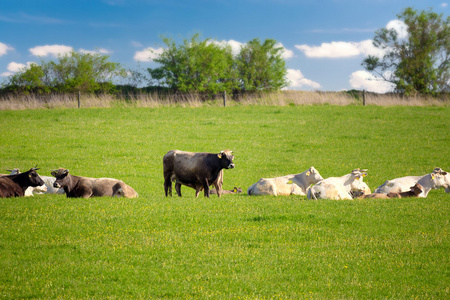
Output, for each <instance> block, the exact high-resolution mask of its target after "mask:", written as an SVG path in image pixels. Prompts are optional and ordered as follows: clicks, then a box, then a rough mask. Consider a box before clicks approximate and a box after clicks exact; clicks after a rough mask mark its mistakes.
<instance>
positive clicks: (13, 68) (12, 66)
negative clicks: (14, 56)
mask: <svg viewBox="0 0 450 300" xmlns="http://www.w3.org/2000/svg"><path fill="white" fill-rule="evenodd" d="M31 64H34V63H33V62H27V64H26V65H24V64H21V63H16V62H10V63H9V64H8V66H7V67H6V69H7V70H8V72H3V73H1V74H0V76H4V77H8V76H11V75H14V73H17V72H19V71H21V70H22V69H24V68H28V67H29V66H30V65H31Z"/></svg>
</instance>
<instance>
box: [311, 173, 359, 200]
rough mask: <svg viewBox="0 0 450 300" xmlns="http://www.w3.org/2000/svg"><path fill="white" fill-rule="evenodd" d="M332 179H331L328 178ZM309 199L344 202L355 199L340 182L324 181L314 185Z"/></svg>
mask: <svg viewBox="0 0 450 300" xmlns="http://www.w3.org/2000/svg"><path fill="white" fill-rule="evenodd" d="M327 179H330V178H327ZM307 196H308V199H313V200H317V199H330V200H343V199H349V200H351V199H353V198H352V197H351V195H350V194H349V193H348V191H347V190H346V188H345V187H344V185H343V184H341V183H340V182H337V181H335V180H326V179H325V180H322V181H319V182H318V183H317V184H316V185H313V186H312V187H311V188H310V189H308V193H307Z"/></svg>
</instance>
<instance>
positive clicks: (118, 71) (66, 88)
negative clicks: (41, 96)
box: [7, 51, 126, 93]
mask: <svg viewBox="0 0 450 300" xmlns="http://www.w3.org/2000/svg"><path fill="white" fill-rule="evenodd" d="M108 59H109V56H108V55H103V54H98V53H78V52H75V51H72V52H71V53H68V54H64V55H60V56H58V58H57V60H56V61H48V62H45V61H41V64H31V65H30V67H29V68H24V69H22V70H20V71H19V72H18V73H16V74H14V75H12V76H10V77H9V80H8V82H7V86H10V87H11V88H12V89H13V90H16V91H29V92H78V91H80V92H88V93H92V92H110V91H111V90H112V89H113V88H114V85H113V84H112V82H113V80H114V79H115V77H118V76H119V77H124V76H126V71H125V70H124V69H123V68H122V67H121V66H120V64H118V63H113V62H109V61H108Z"/></svg>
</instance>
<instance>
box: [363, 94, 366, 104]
mask: <svg viewBox="0 0 450 300" xmlns="http://www.w3.org/2000/svg"><path fill="white" fill-rule="evenodd" d="M363 106H366V90H363Z"/></svg>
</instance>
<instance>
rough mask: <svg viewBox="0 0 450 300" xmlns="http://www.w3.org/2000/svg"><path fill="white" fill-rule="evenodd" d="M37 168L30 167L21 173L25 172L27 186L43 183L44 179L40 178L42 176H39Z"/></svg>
mask: <svg viewBox="0 0 450 300" xmlns="http://www.w3.org/2000/svg"><path fill="white" fill-rule="evenodd" d="M37 170H39V168H31V169H30V170H28V171H26V172H24V173H21V174H26V176H27V178H28V179H27V181H28V185H29V186H41V185H43V184H45V182H44V180H42V178H41V177H39V175H38V173H37V172H36V171H37ZM24 176H25V175H24Z"/></svg>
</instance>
